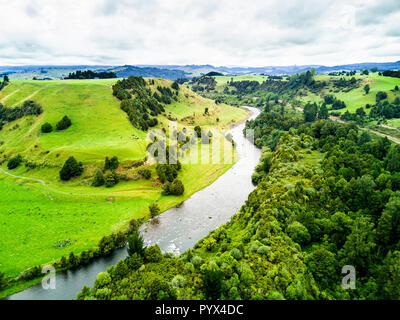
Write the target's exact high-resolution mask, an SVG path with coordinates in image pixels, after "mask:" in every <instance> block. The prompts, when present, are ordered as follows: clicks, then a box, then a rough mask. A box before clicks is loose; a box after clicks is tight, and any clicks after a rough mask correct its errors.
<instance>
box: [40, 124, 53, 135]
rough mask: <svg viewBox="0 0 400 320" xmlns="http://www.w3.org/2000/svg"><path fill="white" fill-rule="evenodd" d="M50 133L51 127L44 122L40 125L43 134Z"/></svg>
mask: <svg viewBox="0 0 400 320" xmlns="http://www.w3.org/2000/svg"><path fill="white" fill-rule="evenodd" d="M52 131H53V126H52V125H51V124H50V123H48V122H46V123H45V124H44V125H42V132H43V133H50V132H52Z"/></svg>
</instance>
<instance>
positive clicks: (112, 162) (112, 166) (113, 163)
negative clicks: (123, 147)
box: [104, 157, 119, 171]
mask: <svg viewBox="0 0 400 320" xmlns="http://www.w3.org/2000/svg"><path fill="white" fill-rule="evenodd" d="M118 167H119V161H118V158H117V157H112V158H111V159H108V157H106V161H105V162H104V171H106V170H117V169H118Z"/></svg>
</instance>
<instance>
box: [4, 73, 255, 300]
mask: <svg viewBox="0 0 400 320" xmlns="http://www.w3.org/2000/svg"><path fill="white" fill-rule="evenodd" d="M115 81H116V80H115V79H110V80H90V81H89V80H88V81H86V80H68V81H65V80H64V81H12V83H11V84H10V85H8V86H7V87H6V88H5V89H4V90H2V91H1V92H0V101H1V103H2V104H3V105H5V106H6V107H11V108H13V107H16V106H20V105H21V104H22V103H23V102H24V101H25V100H34V101H35V102H37V103H39V104H40V105H41V106H42V108H43V113H42V114H41V115H40V116H38V117H37V116H27V117H23V118H21V119H19V120H16V121H13V122H11V123H8V124H6V125H5V126H4V127H3V129H2V130H0V141H2V143H1V146H0V160H2V162H3V163H2V165H0V168H2V169H3V170H5V171H10V173H11V174H13V175H15V176H18V177H30V178H36V179H41V180H44V182H45V185H43V184H42V183H40V182H36V181H33V180H27V179H23V178H17V177H11V176H10V175H7V174H5V173H4V172H2V171H0V193H1V194H2V195H6V196H3V197H2V200H1V209H0V219H1V221H2V224H1V225H0V271H1V272H4V273H5V274H6V276H9V277H15V276H17V275H18V274H19V273H20V272H21V271H23V270H25V269H27V268H29V267H31V266H34V265H39V264H43V263H47V262H50V261H52V260H54V259H59V258H60V257H61V256H65V255H68V253H69V252H74V253H80V252H82V251H83V250H87V249H90V248H93V247H94V246H96V245H97V243H98V241H99V240H100V238H101V237H103V236H105V235H109V234H110V233H112V232H114V231H116V230H120V229H121V228H123V227H125V226H126V225H127V224H128V223H129V221H130V220H131V219H133V218H146V217H148V216H149V212H148V206H149V204H150V203H152V202H154V201H155V200H158V202H159V206H160V209H161V211H164V210H166V209H168V208H170V207H172V206H175V205H177V204H178V203H180V202H182V201H183V200H185V199H187V198H188V197H189V196H190V195H191V194H193V193H194V192H196V191H198V190H200V189H202V188H204V187H205V186H207V185H208V184H210V183H211V182H212V181H214V180H215V179H216V178H217V177H218V176H219V175H221V174H222V173H223V172H225V171H226V170H227V169H229V168H230V167H231V165H232V164H229V163H228V164H224V163H220V164H206V165H199V164H184V165H183V168H182V170H181V171H180V173H179V179H181V180H182V182H183V184H184V185H185V193H184V194H183V195H182V196H164V195H162V188H161V184H160V183H159V181H158V179H157V174H156V172H155V168H154V165H145V166H144V167H145V168H148V169H149V170H150V171H151V173H152V177H151V179H149V180H146V179H144V178H141V177H140V175H139V174H138V168H135V167H132V166H131V165H130V164H131V163H132V161H133V160H139V159H144V157H145V155H146V146H147V144H148V143H149V141H147V140H146V136H147V133H145V132H143V131H140V130H138V129H135V128H134V127H133V126H132V125H131V123H130V122H129V120H128V119H127V117H126V114H125V112H123V111H122V110H121V109H120V101H118V100H117V99H116V98H115V97H114V96H113V95H112V89H111V86H112V84H113V83H114V82H115ZM171 84H172V82H170V81H167V80H162V79H155V83H154V85H152V86H150V89H151V90H155V88H156V87H157V86H158V85H160V86H170V85H171ZM206 107H207V108H209V114H208V115H204V109H205V108H206ZM165 109H166V111H165V114H163V115H160V116H159V117H158V118H159V124H158V127H159V128H161V127H163V126H166V125H167V121H168V120H167V118H168V117H169V116H172V117H174V118H176V119H177V120H178V127H183V126H185V127H190V126H194V125H201V126H202V127H203V128H210V129H211V128H218V129H228V128H229V126H230V125H231V124H233V123H235V122H238V121H241V120H244V119H245V118H246V117H247V111H245V110H243V109H240V108H235V107H231V106H227V105H223V104H219V105H216V104H215V103H214V102H213V101H211V100H207V99H204V98H202V97H200V96H198V95H196V94H194V93H193V92H191V91H189V90H187V89H186V88H181V90H180V93H179V96H178V99H177V101H173V103H172V104H170V105H166V106H165ZM64 115H67V116H68V117H69V118H70V119H71V120H72V126H71V127H70V128H68V129H66V130H64V131H53V132H51V133H47V134H44V133H42V132H41V130H40V128H41V126H42V124H44V123H45V122H50V123H51V124H52V125H53V127H54V126H55V124H56V123H57V122H58V121H59V120H60V119H61V118H62V117H63V116H64ZM188 117H189V118H190V121H189V120H187V118H188ZM182 118H186V119H184V120H183V121H180V120H181V119H182ZM217 119H218V121H217ZM185 121H186V122H185ZM189 122H190V123H189ZM201 148H202V149H206V148H208V145H207V146H201ZM17 154H20V155H21V156H22V157H23V159H24V163H23V164H22V165H21V166H19V167H18V168H17V169H14V170H8V169H7V166H6V163H7V160H9V159H10V157H12V156H15V155H17ZM71 155H72V156H74V157H76V159H77V160H78V161H82V162H83V165H84V169H85V170H84V173H83V175H82V176H81V177H79V178H75V179H72V180H71V181H69V182H61V181H60V180H59V174H58V173H59V171H60V168H61V167H62V165H63V163H64V162H65V160H66V159H67V158H68V157H69V156H71ZM106 156H109V157H112V156H117V157H118V158H119V160H120V163H121V165H120V168H119V169H118V170H120V171H124V173H126V174H128V175H131V176H133V177H135V178H134V179H130V180H129V181H121V182H120V183H119V184H117V185H116V186H114V187H113V188H106V187H104V186H103V187H98V188H94V187H92V186H91V185H90V184H91V179H92V176H93V174H94V170H95V169H96V168H101V167H102V166H103V165H104V158H105V157H106ZM27 162H29V163H34V164H35V165H36V167H34V168H29V167H28V166H26V165H24V164H25V163H27ZM144 167H143V166H142V167H141V168H144ZM66 240H68V245H67V246H65V247H60V246H58V244H59V243H61V242H63V241H66ZM14 290H15V288H14V289H13V288H11V289H8V291H7V294H9V293H11V292H13V291H14Z"/></svg>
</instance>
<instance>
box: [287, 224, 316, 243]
mask: <svg viewBox="0 0 400 320" xmlns="http://www.w3.org/2000/svg"><path fill="white" fill-rule="evenodd" d="M287 233H288V235H289V236H290V237H291V238H292V239H293V240H294V241H296V242H297V243H299V244H307V243H308V242H309V241H310V239H311V236H310V234H309V233H308V230H307V228H306V227H305V226H304V225H302V224H301V223H300V222H298V221H294V222H293V223H291V224H290V225H289V226H288V228H287Z"/></svg>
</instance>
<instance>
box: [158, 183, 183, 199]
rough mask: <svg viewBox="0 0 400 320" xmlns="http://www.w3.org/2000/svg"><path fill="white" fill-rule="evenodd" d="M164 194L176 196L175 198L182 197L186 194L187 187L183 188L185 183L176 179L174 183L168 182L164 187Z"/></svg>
mask: <svg viewBox="0 0 400 320" xmlns="http://www.w3.org/2000/svg"><path fill="white" fill-rule="evenodd" d="M163 189H164V193H165V194H166V195H169V194H171V195H175V196H180V195H182V194H183V193H184V192H185V187H184V186H183V183H182V181H181V180H179V179H175V180H174V181H172V182H167V183H165V184H164V186H163Z"/></svg>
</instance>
